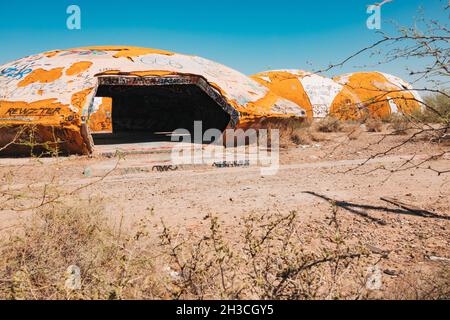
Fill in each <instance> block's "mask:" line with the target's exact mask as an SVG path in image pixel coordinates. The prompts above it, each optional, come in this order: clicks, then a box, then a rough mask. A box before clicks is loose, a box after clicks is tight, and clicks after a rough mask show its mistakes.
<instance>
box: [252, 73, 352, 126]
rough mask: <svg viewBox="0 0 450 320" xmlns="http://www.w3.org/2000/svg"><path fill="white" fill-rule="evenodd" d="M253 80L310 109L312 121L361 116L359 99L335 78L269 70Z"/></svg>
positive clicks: (307, 110)
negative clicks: (327, 117) (359, 113)
mask: <svg viewBox="0 0 450 320" xmlns="http://www.w3.org/2000/svg"><path fill="white" fill-rule="evenodd" d="M252 78H253V79H255V80H256V81H258V82H259V83H261V84H263V85H264V86H266V87H268V88H269V89H270V90H271V91H272V92H274V93H275V94H277V95H279V96H281V97H283V98H286V99H289V100H291V101H293V102H295V103H296V104H298V105H299V106H300V107H301V108H303V109H306V112H307V115H308V117H309V118H323V117H326V116H327V115H329V114H334V115H336V116H339V117H341V118H352V117H357V115H358V110H359V108H358V106H359V100H358V97H357V96H356V95H354V94H353V92H352V91H351V90H348V89H347V88H345V87H344V86H342V85H340V84H339V83H337V82H335V81H334V80H332V79H329V78H326V77H323V76H320V75H317V74H313V73H310V72H306V71H302V70H276V71H267V72H262V73H259V74H256V75H254V76H252Z"/></svg>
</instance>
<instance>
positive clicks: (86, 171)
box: [83, 168, 92, 178]
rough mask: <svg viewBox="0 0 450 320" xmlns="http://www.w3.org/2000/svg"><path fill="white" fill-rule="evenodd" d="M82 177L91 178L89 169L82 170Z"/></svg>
mask: <svg viewBox="0 0 450 320" xmlns="http://www.w3.org/2000/svg"><path fill="white" fill-rule="evenodd" d="M83 176H85V177H88V178H89V177H91V176H92V170H91V168H86V169H84V171H83Z"/></svg>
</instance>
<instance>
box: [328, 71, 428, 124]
mask: <svg viewBox="0 0 450 320" xmlns="http://www.w3.org/2000/svg"><path fill="white" fill-rule="evenodd" d="M334 80H335V81H336V82H338V83H339V84H341V85H343V86H344V87H345V88H346V89H348V90H349V91H351V92H353V93H354V94H355V95H356V96H357V97H358V100H359V101H360V102H361V106H360V109H359V111H360V114H359V116H361V114H369V115H370V116H373V117H378V118H386V117H389V116H390V115H391V114H394V113H403V114H411V113H412V112H413V111H414V110H418V109H421V108H422V106H423V105H422V101H423V100H422V98H421V96H420V94H419V93H418V92H417V91H415V90H414V89H413V87H412V86H411V84H409V83H407V82H406V81H404V80H402V79H400V78H398V77H396V76H393V75H390V74H386V73H382V72H356V73H350V74H345V75H341V76H338V77H336V78H334Z"/></svg>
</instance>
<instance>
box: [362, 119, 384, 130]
mask: <svg viewBox="0 0 450 320" xmlns="http://www.w3.org/2000/svg"><path fill="white" fill-rule="evenodd" d="M365 126H366V129H367V131H368V132H382V131H383V122H382V121H381V119H379V118H373V117H371V118H368V119H367V120H366V121H365Z"/></svg>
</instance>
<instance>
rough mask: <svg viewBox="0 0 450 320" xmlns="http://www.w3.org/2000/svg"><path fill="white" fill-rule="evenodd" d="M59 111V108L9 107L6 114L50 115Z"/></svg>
mask: <svg viewBox="0 0 450 320" xmlns="http://www.w3.org/2000/svg"><path fill="white" fill-rule="evenodd" d="M60 112H61V108H9V109H8V111H6V113H5V114H6V115H8V116H10V117H13V116H35V117H51V116H54V115H56V114H59V113H60Z"/></svg>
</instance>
